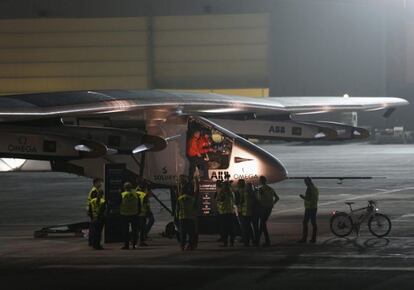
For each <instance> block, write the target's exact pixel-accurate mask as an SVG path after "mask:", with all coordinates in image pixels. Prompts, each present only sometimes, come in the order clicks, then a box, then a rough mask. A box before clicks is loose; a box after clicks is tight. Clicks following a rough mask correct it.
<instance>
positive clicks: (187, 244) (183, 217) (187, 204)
mask: <svg viewBox="0 0 414 290" xmlns="http://www.w3.org/2000/svg"><path fill="white" fill-rule="evenodd" d="M179 194H180V195H179V197H178V204H177V205H178V220H179V224H180V246H181V250H182V251H184V250H194V249H195V246H196V232H195V231H196V228H195V221H194V216H195V214H196V199H195V198H194V196H193V186H192V184H191V183H190V182H188V183H187V184H186V185H185V186H184V187H183V188H182V191H181V192H180V193H179ZM187 237H188V240H187Z"/></svg>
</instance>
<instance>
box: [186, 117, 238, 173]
mask: <svg viewBox="0 0 414 290" xmlns="http://www.w3.org/2000/svg"><path fill="white" fill-rule="evenodd" d="M195 131H199V132H200V146H201V151H202V152H203V156H202V157H203V158H204V160H205V161H206V163H207V166H208V169H228V167H229V165H230V157H231V150H232V148H233V140H232V138H230V137H228V136H226V135H224V134H223V133H222V132H220V131H218V130H216V129H214V128H210V127H208V126H206V125H204V124H201V123H199V122H197V121H196V120H190V121H189V123H188V133H187V139H188V140H189V141H190V139H191V137H192V136H193V133H194V132H195ZM189 143H190V142H187V144H189ZM187 146H189V145H187Z"/></svg>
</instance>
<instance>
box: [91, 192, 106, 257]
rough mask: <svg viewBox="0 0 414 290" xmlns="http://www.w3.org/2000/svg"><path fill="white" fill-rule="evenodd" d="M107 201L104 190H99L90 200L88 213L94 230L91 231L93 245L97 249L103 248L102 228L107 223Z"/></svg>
mask: <svg viewBox="0 0 414 290" xmlns="http://www.w3.org/2000/svg"><path fill="white" fill-rule="evenodd" d="M105 210H106V202H105V199H104V198H103V192H102V191H97V195H96V197H94V198H92V199H91V201H90V202H89V206H88V213H89V217H90V219H91V224H92V232H90V236H91V240H92V246H93V248H94V249H95V250H103V247H102V245H101V238H102V230H103V227H104V223H105Z"/></svg>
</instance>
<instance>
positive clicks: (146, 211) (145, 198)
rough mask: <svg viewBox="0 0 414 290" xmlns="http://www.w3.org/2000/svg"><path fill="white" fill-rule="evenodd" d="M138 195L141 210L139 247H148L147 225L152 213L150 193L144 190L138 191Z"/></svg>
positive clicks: (146, 189) (139, 216)
mask: <svg viewBox="0 0 414 290" xmlns="http://www.w3.org/2000/svg"><path fill="white" fill-rule="evenodd" d="M136 193H137V194H138V197H139V200H140V204H141V210H140V212H139V215H138V228H139V246H140V247H146V246H148V245H147V244H146V243H145V242H144V241H145V232H146V224H147V218H148V217H149V215H150V213H151V207H150V201H149V195H150V194H149V192H148V188H145V189H143V190H137V191H136Z"/></svg>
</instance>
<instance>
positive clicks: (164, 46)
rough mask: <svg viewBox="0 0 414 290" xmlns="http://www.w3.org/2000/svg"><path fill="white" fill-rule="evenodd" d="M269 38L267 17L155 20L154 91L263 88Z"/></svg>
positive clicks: (176, 17) (215, 16)
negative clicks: (159, 89)
mask: <svg viewBox="0 0 414 290" xmlns="http://www.w3.org/2000/svg"><path fill="white" fill-rule="evenodd" d="M268 35H269V16H268V14H242V15H201V16H200V15H198V16H168V17H156V18H155V19H154V51H155V62H154V82H155V86H156V87H163V88H206V87H218V88H231V87H267V84H268V45H269V37H268ZM206 84H209V86H206Z"/></svg>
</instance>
